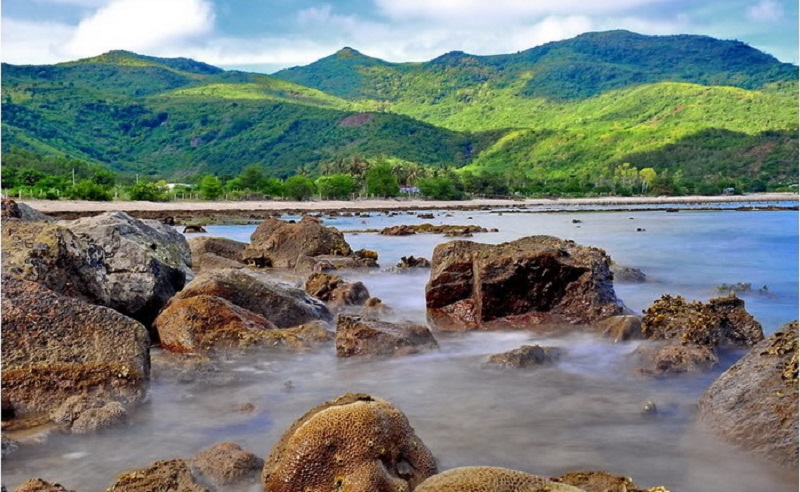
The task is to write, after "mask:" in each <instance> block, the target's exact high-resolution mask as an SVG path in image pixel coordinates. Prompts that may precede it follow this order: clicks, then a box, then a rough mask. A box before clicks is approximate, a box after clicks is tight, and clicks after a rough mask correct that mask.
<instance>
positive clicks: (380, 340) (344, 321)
mask: <svg viewBox="0 0 800 492" xmlns="http://www.w3.org/2000/svg"><path fill="white" fill-rule="evenodd" d="M438 348H439V344H438V343H437V342H436V339H435V338H433V334H431V331H430V330H429V329H428V327H427V326H422V325H416V324H412V323H390V322H388V321H378V320H374V319H366V318H362V317H360V316H356V315H345V314H340V315H339V316H338V317H337V320H336V355H337V356H339V357H353V356H396V355H410V354H415V353H418V352H422V351H426V350H435V349H438Z"/></svg>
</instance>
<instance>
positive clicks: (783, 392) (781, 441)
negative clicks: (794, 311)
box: [699, 321, 798, 470]
mask: <svg viewBox="0 0 800 492" xmlns="http://www.w3.org/2000/svg"><path fill="white" fill-rule="evenodd" d="M797 361H798V324H797V321H794V322H792V323H789V324H786V325H784V326H783V327H781V328H780V329H779V330H778V331H777V332H775V334H773V335H772V336H770V337H769V338H768V339H766V340H763V341H762V342H760V343H759V344H757V345H756V346H755V347H753V348H752V349H751V350H750V352H749V353H748V354H747V355H745V356H744V357H743V358H742V359H740V360H739V361H738V362H737V363H736V364H734V365H733V366H731V368H730V369H728V370H727V371H725V372H724V373H723V374H722V375H721V376H720V377H719V378H717V380H716V381H714V382H713V383H712V384H711V386H710V387H709V388H708V389H707V390H706V391H705V393H704V394H703V396H702V398H701V399H700V404H699V406H700V420H701V421H702V422H703V423H704V424H705V425H707V426H708V427H710V428H711V429H712V430H713V431H714V432H715V433H716V434H717V435H719V436H720V437H721V438H722V439H724V440H725V441H728V442H731V443H734V444H736V445H738V446H741V447H743V448H746V449H750V450H752V451H753V452H755V453H757V454H759V455H762V456H765V457H767V458H768V459H770V460H771V461H774V462H776V463H778V464H780V465H783V466H786V467H791V468H793V469H795V470H796V469H797V466H798V364H797Z"/></svg>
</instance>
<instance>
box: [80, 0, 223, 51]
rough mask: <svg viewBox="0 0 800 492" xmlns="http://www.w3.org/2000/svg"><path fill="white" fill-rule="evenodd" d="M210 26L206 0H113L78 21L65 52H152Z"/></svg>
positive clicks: (211, 13) (211, 12)
mask: <svg viewBox="0 0 800 492" xmlns="http://www.w3.org/2000/svg"><path fill="white" fill-rule="evenodd" d="M213 26H214V10H213V7H212V5H211V4H210V3H209V2H208V1H207V0H112V1H111V2H109V3H108V4H107V5H105V6H103V7H101V8H100V9H98V10H97V11H96V12H95V13H94V14H93V15H91V16H90V17H87V18H86V19H84V20H82V21H81V22H80V24H78V26H77V28H76V29H75V32H74V35H73V36H72V39H70V41H69V42H68V43H67V44H66V46H65V51H66V52H67V53H70V54H72V55H74V56H78V57H85V56H92V55H97V54H99V53H102V52H105V51H109V50H112V49H127V50H132V51H139V52H150V53H153V52H158V51H159V50H160V49H161V48H162V47H164V46H165V45H173V46H174V45H180V44H182V43H185V42H186V41H188V40H191V39H194V38H197V37H199V36H202V35H204V34H208V33H210V32H211V31H212V30H213Z"/></svg>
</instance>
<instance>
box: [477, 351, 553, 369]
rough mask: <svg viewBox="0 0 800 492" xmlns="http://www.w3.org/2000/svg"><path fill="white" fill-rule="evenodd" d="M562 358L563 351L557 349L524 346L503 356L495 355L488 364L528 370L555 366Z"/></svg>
mask: <svg viewBox="0 0 800 492" xmlns="http://www.w3.org/2000/svg"><path fill="white" fill-rule="evenodd" d="M560 357H561V350H560V349H559V348H557V347H540V346H539V345H523V346H522V347H520V348H517V349H514V350H510V351H508V352H504V353H502V354H494V355H492V356H490V357H489V360H488V361H487V362H488V363H489V364H494V365H499V366H503V367H508V368H514V369H526V368H530V367H539V366H543V365H550V364H554V363H555V362H556V361H558V359H559V358H560Z"/></svg>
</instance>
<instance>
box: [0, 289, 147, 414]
mask: <svg viewBox="0 0 800 492" xmlns="http://www.w3.org/2000/svg"><path fill="white" fill-rule="evenodd" d="M2 313H3V329H2V360H3V378H2V388H3V398H5V399H7V400H8V402H9V404H10V405H11V406H12V407H13V413H14V415H15V416H16V417H24V416H25V414H28V413H33V412H49V411H51V410H54V409H55V408H57V407H58V406H59V405H61V404H62V403H63V402H64V401H65V400H66V399H67V398H68V397H70V396H72V395H75V394H81V393H86V394H87V395H89V396H90V397H92V398H94V399H96V400H105V401H122V402H132V401H137V400H139V399H140V398H141V397H143V396H144V391H145V387H146V384H147V381H148V379H149V373H150V364H149V345H150V341H149V338H148V335H147V330H146V329H145V328H144V326H142V325H141V324H140V323H138V322H136V321H134V320H132V319H131V318H128V317H126V316H124V315H122V314H120V313H118V312H116V311H114V310H112V309H109V308H105V307H101V306H95V305H92V304H88V303H86V302H83V301H80V300H78V299H73V298H70V297H64V296H61V295H58V294H56V293H54V292H52V291H50V290H48V289H46V288H44V287H43V286H41V285H39V284H37V283H34V282H28V281H25V280H19V279H15V278H12V277H8V276H4V277H3V290H2Z"/></svg>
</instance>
